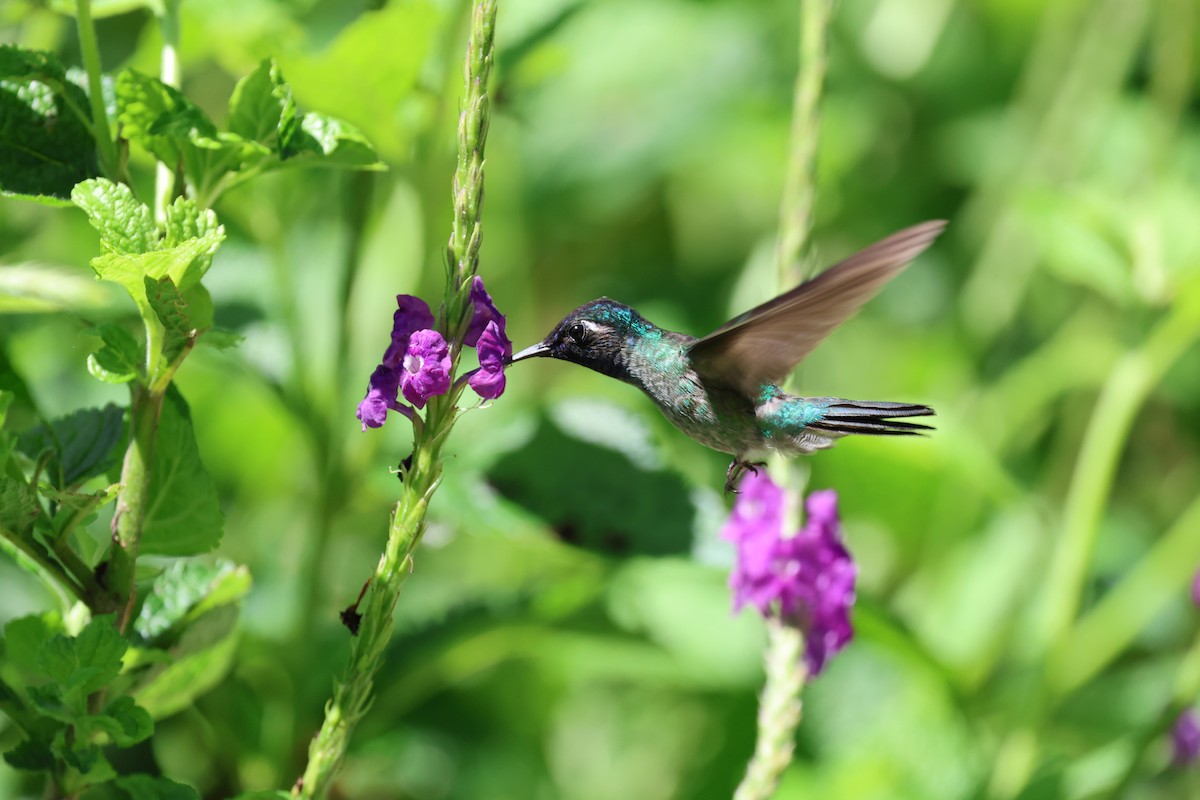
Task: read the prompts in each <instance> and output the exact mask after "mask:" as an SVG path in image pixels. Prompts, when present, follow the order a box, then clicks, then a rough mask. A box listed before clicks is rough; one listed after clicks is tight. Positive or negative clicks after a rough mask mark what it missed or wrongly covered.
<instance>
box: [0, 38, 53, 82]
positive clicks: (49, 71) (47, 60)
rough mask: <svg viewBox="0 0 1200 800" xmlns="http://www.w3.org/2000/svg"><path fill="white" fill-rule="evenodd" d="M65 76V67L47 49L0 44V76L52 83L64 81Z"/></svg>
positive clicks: (15, 79) (16, 79)
mask: <svg viewBox="0 0 1200 800" xmlns="http://www.w3.org/2000/svg"><path fill="white" fill-rule="evenodd" d="M66 76H67V70H66V67H64V66H63V64H62V62H61V61H59V60H58V56H56V55H54V53H51V52H49V51H48V50H28V49H26V48H23V47H16V46H14V45H9V44H5V45H0V78H7V79H10V80H14V81H41V82H42V83H47V84H51V85H54V84H57V83H62V82H63V81H65V80H66Z"/></svg>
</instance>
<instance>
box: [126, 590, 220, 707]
mask: <svg viewBox="0 0 1200 800" xmlns="http://www.w3.org/2000/svg"><path fill="white" fill-rule="evenodd" d="M239 611H240V609H239V607H238V605H237V604H235V603H227V604H225V605H222V606H219V607H217V608H216V609H214V610H212V611H209V612H208V613H206V614H204V615H202V616H200V617H199V618H198V619H197V620H196V621H195V622H193V623H191V624H190V625H189V626H188V627H187V628H186V629H185V630H184V632H183V635H182V636H181V637H180V639H179V643H178V644H177V645H175V646H174V647H172V648H171V649H170V650H169V651H168V653H169V654H170V655H171V659H172V660H171V662H170V663H168V664H158V665H155V666H153V667H151V668H150V669H149V670H147V672H146V674H145V676H144V677H143V678H142V679H141V680H140V681H139V682H138V685H137V686H135V687H134V689H133V691H132V694H133V696H134V697H135V698H136V699H137V702H138V705H140V706H142V707H143V708H145V709H146V710H147V711H149V712H150V715H151V716H152V717H154V718H155V719H162V718H164V717H168V716H170V715H171V714H174V713H176V712H178V711H181V710H183V709H184V708H187V707H188V706H189V705H191V704H192V702H193V701H194V700H195V699H196V698H197V697H199V696H200V695H202V694H204V693H205V692H207V691H208V690H209V689H211V688H213V687H214V686H216V685H217V684H219V683H220V682H221V681H222V680H224V678H225V674H226V673H227V672H228V671H229V668H230V666H231V665H232V664H233V657H234V655H235V654H236V653H237V641H238V636H237V633H238V616H239Z"/></svg>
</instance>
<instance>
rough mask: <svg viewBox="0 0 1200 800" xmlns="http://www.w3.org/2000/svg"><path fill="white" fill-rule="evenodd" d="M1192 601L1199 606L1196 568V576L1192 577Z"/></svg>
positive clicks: (1199, 579)
mask: <svg viewBox="0 0 1200 800" xmlns="http://www.w3.org/2000/svg"><path fill="white" fill-rule="evenodd" d="M1192 602H1193V603H1195V604H1196V605H1198V606H1200V570H1197V572H1196V576H1195V577H1194V578H1192Z"/></svg>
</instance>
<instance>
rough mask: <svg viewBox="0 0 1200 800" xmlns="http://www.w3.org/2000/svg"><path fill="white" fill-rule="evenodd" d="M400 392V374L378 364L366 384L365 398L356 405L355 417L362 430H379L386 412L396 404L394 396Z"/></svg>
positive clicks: (385, 417)
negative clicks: (360, 421) (360, 422)
mask: <svg viewBox="0 0 1200 800" xmlns="http://www.w3.org/2000/svg"><path fill="white" fill-rule="evenodd" d="M399 391H400V374H399V373H398V372H397V371H396V370H394V369H391V368H390V367H385V366H384V365H383V364H380V365H379V366H378V367H376V368H375V371H374V372H372V373H371V380H370V381H369V382H368V384H367V396H366V397H364V398H363V401H362V402H361V403H359V404H358V413H357V414H356V415H355V416H357V417H358V418H359V419H360V420H362V429H363V430H364V431H365V430H366V429H367V428H381V427H383V423H384V422H385V421H387V412H388V409H389V408H391V406H392V404H393V403H395V402H396V394H397V392H399Z"/></svg>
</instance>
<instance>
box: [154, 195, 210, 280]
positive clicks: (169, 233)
mask: <svg viewBox="0 0 1200 800" xmlns="http://www.w3.org/2000/svg"><path fill="white" fill-rule="evenodd" d="M210 234H212V235H216V236H219V237H221V238H222V239H223V238H224V237H225V229H224V228H222V227H221V225H220V223H219V222H217V215H216V213H215V212H214V211H213V210H212V209H211V208H200V207H199V206H197V205H196V203H195V202H194V201H193V200H191V199H189V198H184V197H177V198H175V202H173V203H171V205H169V206H167V213H166V222H165V224H164V226H163V242H162V246H163V247H166V248H171V247H176V246H178V245H181V244H183V243H185V242H187V241H188V240H189V239H202V238H204V237H206V236H208V235H210ZM211 264H212V254H211V253H209V254H208V255H206V256H201V257H200V258H198V259H196V267H195V269H197V270H199V272H200V274H201V275H203V274H204V273H205V272H207V271H208V268H209V266H210V265H211Z"/></svg>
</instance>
